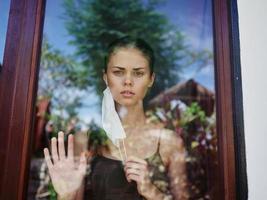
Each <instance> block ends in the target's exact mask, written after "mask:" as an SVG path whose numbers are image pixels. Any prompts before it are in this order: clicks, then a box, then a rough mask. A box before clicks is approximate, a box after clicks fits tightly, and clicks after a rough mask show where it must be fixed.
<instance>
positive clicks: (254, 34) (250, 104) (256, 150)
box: [237, 0, 267, 200]
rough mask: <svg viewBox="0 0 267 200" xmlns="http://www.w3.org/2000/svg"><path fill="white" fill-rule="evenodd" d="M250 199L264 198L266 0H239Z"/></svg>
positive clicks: (266, 183)
mask: <svg viewBox="0 0 267 200" xmlns="http://www.w3.org/2000/svg"><path fill="white" fill-rule="evenodd" d="M237 2H238V12H239V29H240V30H239V31H240V45H241V69H242V85H243V101H244V124H245V140H246V156H247V173H248V186H249V199H250V200H262V199H266V198H267V116H266V115H267V1H266V0H253V1H252V0H238V1H237Z"/></svg>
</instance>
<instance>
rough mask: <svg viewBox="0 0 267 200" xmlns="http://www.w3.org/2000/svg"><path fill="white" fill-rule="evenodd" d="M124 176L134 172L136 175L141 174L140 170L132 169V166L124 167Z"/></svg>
mask: <svg viewBox="0 0 267 200" xmlns="http://www.w3.org/2000/svg"><path fill="white" fill-rule="evenodd" d="M125 172H126V176H129V175H130V174H134V175H137V176H141V173H142V172H141V171H140V170H138V169H133V168H130V169H126V171H125Z"/></svg>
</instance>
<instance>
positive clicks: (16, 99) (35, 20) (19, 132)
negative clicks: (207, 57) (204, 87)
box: [0, 0, 248, 200]
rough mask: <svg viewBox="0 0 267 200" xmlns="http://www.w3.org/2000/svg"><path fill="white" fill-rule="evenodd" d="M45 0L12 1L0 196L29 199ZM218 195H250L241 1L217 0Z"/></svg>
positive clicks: (1, 100) (230, 198) (1, 99)
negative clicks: (245, 126) (240, 44)
mask: <svg viewBox="0 0 267 200" xmlns="http://www.w3.org/2000/svg"><path fill="white" fill-rule="evenodd" d="M45 3H46V0H12V1H11V6H10V14H9V22H8V31H7V37H6V45H5V52H4V60H3V67H2V68H1V71H0V119H1V120H0V163H1V165H0V171H1V173H0V199H10V200H12V199H19V200H20V199H26V194H27V184H26V183H27V182H28V173H29V164H30V156H31V146H32V141H33V136H34V135H33V131H32V130H33V123H32V122H33V120H34V114H33V113H35V101H36V94H37V84H38V73H39V64H40V50H41V41H42V32H43V23H44V14H45ZM213 21H214V25H213V27H214V52H215V88H216V109H217V111H216V112H217V113H216V115H217V116H216V117H217V133H218V157H219V171H218V177H219V183H218V191H217V193H218V195H217V196H218V199H224V200H234V199H247V194H248V191H247V177H246V160H245V159H246V157H245V140H244V124H243V102H242V81H241V66H240V49H239V31H238V13H237V2H236V0H213Z"/></svg>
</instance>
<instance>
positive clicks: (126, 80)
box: [124, 75, 133, 85]
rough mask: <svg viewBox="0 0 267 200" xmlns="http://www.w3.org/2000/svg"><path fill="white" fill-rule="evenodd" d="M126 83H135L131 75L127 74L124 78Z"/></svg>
mask: <svg viewBox="0 0 267 200" xmlns="http://www.w3.org/2000/svg"><path fill="white" fill-rule="evenodd" d="M124 85H133V80H132V77H131V75H126V76H125V79H124Z"/></svg>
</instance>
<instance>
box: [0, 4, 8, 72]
mask: <svg viewBox="0 0 267 200" xmlns="http://www.w3.org/2000/svg"><path fill="white" fill-rule="evenodd" d="M0 9H1V12H0V24H1V28H0V67H1V66H2V65H3V57H4V49H5V41H6V32H7V22H8V15H9V9H10V0H1V1H0Z"/></svg>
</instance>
